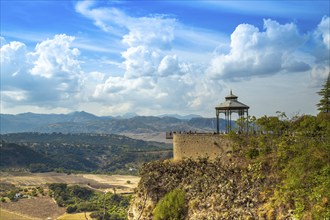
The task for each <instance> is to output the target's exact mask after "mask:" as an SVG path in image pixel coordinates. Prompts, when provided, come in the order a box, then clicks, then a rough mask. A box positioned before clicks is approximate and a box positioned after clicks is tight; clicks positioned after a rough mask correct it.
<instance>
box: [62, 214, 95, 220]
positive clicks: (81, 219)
mask: <svg viewBox="0 0 330 220" xmlns="http://www.w3.org/2000/svg"><path fill="white" fill-rule="evenodd" d="M90 214H91V212H86V216H85V213H76V214H68V213H65V214H64V215H61V216H60V217H58V218H57V219H56V220H86V217H87V219H88V220H92V219H93V218H91V217H90Z"/></svg>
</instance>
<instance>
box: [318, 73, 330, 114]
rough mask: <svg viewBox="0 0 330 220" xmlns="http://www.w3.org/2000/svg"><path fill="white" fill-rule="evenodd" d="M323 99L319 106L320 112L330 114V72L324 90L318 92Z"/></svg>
mask: <svg viewBox="0 0 330 220" xmlns="http://www.w3.org/2000/svg"><path fill="white" fill-rule="evenodd" d="M318 94H319V95H320V96H321V97H322V98H321V100H320V102H319V103H318V104H317V107H318V110H319V111H320V112H325V113H330V72H329V75H328V79H327V80H326V81H325V83H324V84H323V88H322V89H321V90H320V91H319V92H318Z"/></svg>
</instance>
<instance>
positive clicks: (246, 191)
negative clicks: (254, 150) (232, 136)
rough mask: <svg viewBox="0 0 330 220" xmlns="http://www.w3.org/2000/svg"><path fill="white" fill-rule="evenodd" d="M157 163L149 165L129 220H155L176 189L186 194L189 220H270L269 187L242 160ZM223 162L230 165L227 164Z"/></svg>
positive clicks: (131, 208)
mask: <svg viewBox="0 0 330 220" xmlns="http://www.w3.org/2000/svg"><path fill="white" fill-rule="evenodd" d="M223 159H224V160H222V158H217V159H216V160H213V161H209V160H207V159H205V158H202V159H199V160H191V159H186V160H182V161H176V162H174V161H170V160H168V161H155V162H151V163H148V164H145V165H144V167H143V168H142V171H141V177H142V178H141V181H140V183H139V187H138V189H137V192H136V195H135V198H134V200H133V202H132V203H131V207H130V209H129V213H128V215H129V219H130V220H137V219H140V220H142V219H144V220H149V219H150V220H151V219H153V210H154V208H155V206H156V204H157V202H158V201H159V200H160V199H162V198H163V197H164V195H165V194H166V193H168V192H170V191H172V190H173V189H175V188H180V189H182V190H184V191H185V201H186V205H187V210H188V211H187V213H186V216H185V219H191V220H202V219H256V218H258V217H259V218H260V217H263V215H264V217H267V216H266V212H265V211H263V209H262V205H263V203H264V200H265V198H263V197H264V196H262V195H261V194H260V191H261V188H262V187H263V185H264V184H265V183H264V181H262V180H261V179H260V178H259V177H258V176H257V175H255V174H254V172H251V170H252V169H254V168H253V167H251V166H246V165H242V164H241V165H240V166H239V165H237V164H240V162H242V161H239V159H237V158H236V160H235V158H232V159H231V162H229V161H228V158H223ZM223 161H226V162H225V163H224V162H223Z"/></svg>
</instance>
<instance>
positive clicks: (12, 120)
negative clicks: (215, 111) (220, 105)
mask: <svg viewBox="0 0 330 220" xmlns="http://www.w3.org/2000/svg"><path fill="white" fill-rule="evenodd" d="M0 122H1V127H0V128H1V129H0V132H1V134H5V133H16V132H41V133H52V132H62V133H107V134H120V133H136V134H139V133H154V132H166V131H210V132H212V131H215V130H216V119H215V118H202V117H201V116H199V115H188V116H180V115H160V116H157V117H156V116H137V115H134V114H126V115H124V116H117V117H112V116H101V117H100V116H96V115H93V114H90V113H87V112H84V111H82V112H72V113H69V114H35V113H22V114H17V115H11V114H0ZM224 127H225V123H224V120H223V119H220V129H221V130H224Z"/></svg>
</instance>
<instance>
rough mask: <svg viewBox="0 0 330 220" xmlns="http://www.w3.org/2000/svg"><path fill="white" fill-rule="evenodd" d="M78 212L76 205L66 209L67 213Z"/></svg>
mask: <svg viewBox="0 0 330 220" xmlns="http://www.w3.org/2000/svg"><path fill="white" fill-rule="evenodd" d="M76 210H77V206H75V205H69V206H68V207H67V208H66V212H67V213H74V212H75V211H76Z"/></svg>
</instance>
